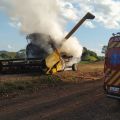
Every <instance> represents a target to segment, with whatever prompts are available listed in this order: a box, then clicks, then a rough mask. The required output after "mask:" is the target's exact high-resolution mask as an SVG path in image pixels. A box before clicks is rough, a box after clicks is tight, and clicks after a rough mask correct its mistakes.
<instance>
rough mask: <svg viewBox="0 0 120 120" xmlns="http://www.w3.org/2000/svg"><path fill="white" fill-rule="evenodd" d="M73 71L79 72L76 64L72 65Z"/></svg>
mask: <svg viewBox="0 0 120 120" xmlns="http://www.w3.org/2000/svg"><path fill="white" fill-rule="evenodd" d="M72 70H73V71H77V70H78V65H77V64H76V63H75V64H73V65H72Z"/></svg>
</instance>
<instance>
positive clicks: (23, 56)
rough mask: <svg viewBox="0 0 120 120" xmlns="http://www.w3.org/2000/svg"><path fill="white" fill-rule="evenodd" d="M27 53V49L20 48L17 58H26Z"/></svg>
mask: <svg viewBox="0 0 120 120" xmlns="http://www.w3.org/2000/svg"><path fill="white" fill-rule="evenodd" d="M25 54H26V50H25V49H22V50H19V51H18V52H17V53H16V56H15V58H25Z"/></svg>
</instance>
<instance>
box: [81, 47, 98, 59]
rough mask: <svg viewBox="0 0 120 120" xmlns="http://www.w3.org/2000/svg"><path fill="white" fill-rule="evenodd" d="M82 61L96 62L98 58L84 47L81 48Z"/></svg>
mask: <svg viewBox="0 0 120 120" xmlns="http://www.w3.org/2000/svg"><path fill="white" fill-rule="evenodd" d="M81 60H82V61H97V60H98V56H97V54H96V53H95V52H93V51H91V50H88V49H87V48H86V47H83V53H82V57H81Z"/></svg>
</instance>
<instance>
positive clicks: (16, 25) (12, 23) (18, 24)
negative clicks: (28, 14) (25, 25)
mask: <svg viewBox="0 0 120 120" xmlns="http://www.w3.org/2000/svg"><path fill="white" fill-rule="evenodd" d="M8 24H9V25H10V26H11V27H13V28H20V27H21V23H20V22H18V23H14V22H9V23H8Z"/></svg>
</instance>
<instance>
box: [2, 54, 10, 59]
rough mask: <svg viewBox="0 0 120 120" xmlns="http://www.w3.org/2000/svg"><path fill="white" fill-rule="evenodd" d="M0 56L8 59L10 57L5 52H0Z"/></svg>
mask: <svg viewBox="0 0 120 120" xmlns="http://www.w3.org/2000/svg"><path fill="white" fill-rule="evenodd" d="M0 58H1V59H10V58H11V57H10V56H9V55H7V53H1V54H0Z"/></svg>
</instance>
